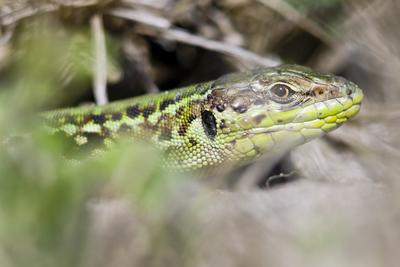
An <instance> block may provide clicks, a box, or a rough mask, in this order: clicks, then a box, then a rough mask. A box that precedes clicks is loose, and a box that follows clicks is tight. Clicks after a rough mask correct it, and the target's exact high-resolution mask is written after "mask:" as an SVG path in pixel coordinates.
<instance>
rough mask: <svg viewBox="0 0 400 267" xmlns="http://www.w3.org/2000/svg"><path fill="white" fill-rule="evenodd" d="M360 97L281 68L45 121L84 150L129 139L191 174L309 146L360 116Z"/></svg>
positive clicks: (313, 75)
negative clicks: (161, 153)
mask: <svg viewBox="0 0 400 267" xmlns="http://www.w3.org/2000/svg"><path fill="white" fill-rule="evenodd" d="M362 98H363V93H362V91H361V89H360V88H359V87H358V86H357V85H355V84H354V83H352V82H349V81H347V80H345V79H343V78H340V77H336V76H333V75H327V74H321V73H318V72H314V71H312V70H311V69H308V68H305V67H301V66H297V65H283V66H280V67H274V68H262V69H258V70H255V71H249V72H243V73H235V74H228V75H225V76H222V77H221V78H219V79H217V80H216V81H212V82H206V83H201V84H196V85H192V86H188V87H185V88H181V89H176V90H172V91H168V92H164V93H160V94H154V95H145V96H140V97H136V98H133V99H129V100H124V101H118V102H115V103H111V104H108V105H104V106H93V107H79V108H69V109H63V110H56V111H51V112H46V113H43V114H41V116H43V118H44V121H45V124H46V125H47V126H48V128H49V129H50V131H51V132H52V133H53V134H55V133H57V134H62V135H65V136H66V137H67V138H70V139H71V140H73V142H74V145H75V146H76V147H78V148H84V147H91V148H93V147H95V148H96V149H100V150H102V149H104V148H106V149H108V148H110V147H111V146H112V145H113V143H114V142H116V140H118V139H119V138H121V137H124V136H125V137H126V138H130V139H132V140H145V141H149V142H150V143H152V144H154V145H155V146H156V147H158V148H160V149H161V150H162V151H164V152H165V159H166V162H167V165H168V166H169V167H171V168H174V169H180V170H193V169H199V168H205V167H209V166H214V167H215V166H216V167H218V166H220V165H221V164H224V163H227V162H230V163H232V162H233V163H234V162H238V161H240V162H248V161H251V160H253V159H255V158H258V157H260V156H261V155H263V154H266V153H275V152H274V151H277V150H279V149H281V148H282V149H283V148H291V147H293V146H295V145H299V144H302V143H305V142H307V141H309V140H311V139H314V138H316V137H319V136H321V135H323V134H325V133H327V132H330V131H332V130H333V129H336V128H337V127H339V126H340V125H341V124H342V123H343V122H345V121H347V120H348V119H349V118H351V117H353V116H354V115H356V114H357V113H358V111H359V109H360V104H361V101H362ZM96 149H95V150H96Z"/></svg>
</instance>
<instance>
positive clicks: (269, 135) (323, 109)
mask: <svg viewBox="0 0 400 267" xmlns="http://www.w3.org/2000/svg"><path fill="white" fill-rule="evenodd" d="M362 99H363V94H362V91H361V90H360V89H358V90H356V91H355V92H354V93H353V94H351V95H348V96H343V97H338V98H333V99H329V100H326V101H321V102H317V103H314V104H309V105H307V106H304V107H301V108H299V109H295V110H294V111H293V110H291V111H284V112H280V113H279V118H278V119H274V122H275V123H273V124H272V125H269V126H268V127H263V122H262V121H261V122H260V124H259V125H258V127H254V128H250V129H247V130H243V131H241V133H239V132H236V136H241V138H239V139H236V140H235V141H234V144H233V145H234V147H235V150H236V151H237V153H238V155H239V156H240V157H241V158H249V157H255V156H257V155H261V154H262V153H263V152H265V151H269V150H273V149H280V150H287V149H290V148H292V147H294V146H297V145H300V144H303V143H305V142H308V141H310V140H312V139H315V138H317V137H320V136H322V135H324V134H326V133H328V132H330V131H332V130H334V129H336V128H338V127H339V126H341V125H342V124H343V123H344V122H346V121H347V120H349V119H350V118H352V117H354V116H355V115H356V114H357V113H358V112H359V111H360V107H361V102H362ZM285 112H289V113H292V114H290V116H286V115H287V114H285ZM293 112H296V115H294V116H293ZM284 118H287V120H285V119H284Z"/></svg>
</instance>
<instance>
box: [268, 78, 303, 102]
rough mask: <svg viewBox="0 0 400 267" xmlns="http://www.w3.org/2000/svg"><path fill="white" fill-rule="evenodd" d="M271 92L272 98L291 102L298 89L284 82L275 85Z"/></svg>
mask: <svg viewBox="0 0 400 267" xmlns="http://www.w3.org/2000/svg"><path fill="white" fill-rule="evenodd" d="M269 92H270V93H269V94H270V97H271V98H272V100H273V101H275V102H277V103H281V104H286V103H289V102H291V101H292V100H293V96H294V94H295V93H296V91H294V90H292V89H291V88H290V87H289V86H288V85H286V84H283V83H278V84H275V85H273V86H272V87H271V89H270V90H269Z"/></svg>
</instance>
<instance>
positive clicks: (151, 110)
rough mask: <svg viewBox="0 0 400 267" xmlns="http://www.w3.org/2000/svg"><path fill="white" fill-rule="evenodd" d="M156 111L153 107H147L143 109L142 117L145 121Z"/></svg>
mask: <svg viewBox="0 0 400 267" xmlns="http://www.w3.org/2000/svg"><path fill="white" fill-rule="evenodd" d="M154 111H156V107H155V106H154V105H149V106H147V107H145V108H144V109H143V117H144V118H145V119H147V118H148V117H149V116H150V115H151V114H153V113H154Z"/></svg>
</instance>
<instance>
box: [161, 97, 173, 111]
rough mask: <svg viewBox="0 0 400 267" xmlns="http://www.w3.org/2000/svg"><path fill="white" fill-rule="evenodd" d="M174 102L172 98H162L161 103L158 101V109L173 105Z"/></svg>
mask: <svg viewBox="0 0 400 267" xmlns="http://www.w3.org/2000/svg"><path fill="white" fill-rule="evenodd" d="M173 104H175V100H173V99H164V100H163V101H162V102H161V103H160V111H163V110H164V109H166V108H167V107H168V106H169V105H173Z"/></svg>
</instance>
